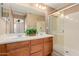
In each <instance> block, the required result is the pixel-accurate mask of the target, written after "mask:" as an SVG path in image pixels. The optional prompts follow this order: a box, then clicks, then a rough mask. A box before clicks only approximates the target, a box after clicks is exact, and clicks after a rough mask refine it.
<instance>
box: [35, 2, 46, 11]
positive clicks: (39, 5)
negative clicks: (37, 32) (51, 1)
mask: <svg viewBox="0 0 79 59" xmlns="http://www.w3.org/2000/svg"><path fill="white" fill-rule="evenodd" d="M35 6H36V7H37V8H39V9H43V10H45V9H46V6H44V5H42V4H38V3H37V4H35Z"/></svg>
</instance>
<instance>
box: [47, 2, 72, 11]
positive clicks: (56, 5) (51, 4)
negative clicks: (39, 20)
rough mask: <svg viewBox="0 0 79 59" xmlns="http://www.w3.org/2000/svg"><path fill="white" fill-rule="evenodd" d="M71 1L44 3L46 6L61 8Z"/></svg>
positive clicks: (68, 4)
mask: <svg viewBox="0 0 79 59" xmlns="http://www.w3.org/2000/svg"><path fill="white" fill-rule="evenodd" d="M72 4H73V3H46V5H47V6H49V7H51V8H54V9H56V10H60V9H63V8H65V7H67V6H70V5H72Z"/></svg>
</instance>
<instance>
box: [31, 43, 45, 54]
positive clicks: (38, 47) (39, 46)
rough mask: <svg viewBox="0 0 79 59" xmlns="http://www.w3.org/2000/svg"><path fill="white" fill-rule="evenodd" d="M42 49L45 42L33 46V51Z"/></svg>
mask: <svg viewBox="0 0 79 59" xmlns="http://www.w3.org/2000/svg"><path fill="white" fill-rule="evenodd" d="M40 50H43V44H39V45H34V46H31V53H35V52H38V51H40Z"/></svg>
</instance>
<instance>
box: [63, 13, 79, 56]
mask: <svg viewBox="0 0 79 59" xmlns="http://www.w3.org/2000/svg"><path fill="white" fill-rule="evenodd" d="M64 30H65V31H64V49H65V51H68V53H66V52H65V55H71V56H72V55H78V56H79V12H76V13H71V14H69V15H67V16H65V18H64Z"/></svg>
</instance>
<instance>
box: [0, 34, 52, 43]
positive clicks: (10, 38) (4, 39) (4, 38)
mask: <svg viewBox="0 0 79 59" xmlns="http://www.w3.org/2000/svg"><path fill="white" fill-rule="evenodd" d="M45 37H53V35H49V34H41V35H38V34H37V35H36V36H25V34H5V35H1V36H0V44H7V43H13V42H20V41H27V40H35V39H40V38H45Z"/></svg>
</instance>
